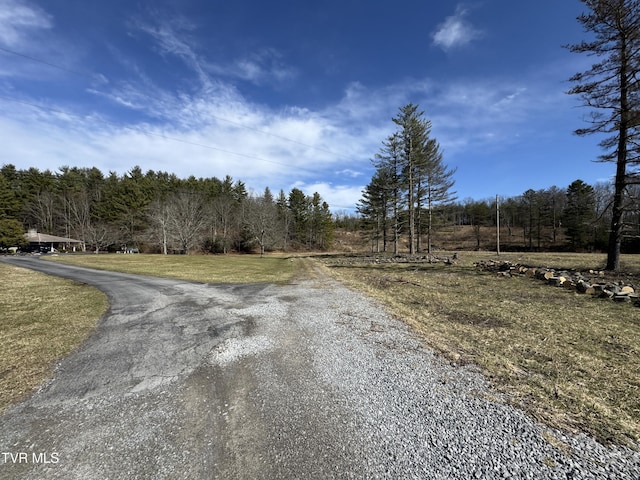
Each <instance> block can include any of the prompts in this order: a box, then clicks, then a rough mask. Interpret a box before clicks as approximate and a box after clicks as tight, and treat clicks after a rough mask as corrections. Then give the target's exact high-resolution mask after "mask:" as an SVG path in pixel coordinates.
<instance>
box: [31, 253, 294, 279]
mask: <svg viewBox="0 0 640 480" xmlns="http://www.w3.org/2000/svg"><path fill="white" fill-rule="evenodd" d="M43 258H46V259H47V260H51V261H58V262H63V263H69V264H72V265H78V266H82V267H90V268H97V269H101V270H113V271H117V272H124V273H136V274H141V275H152V276H155V277H165V278H179V279H182V280H192V281H196V282H205V283H277V284H285V283H289V282H290V281H291V280H292V279H293V278H294V276H295V275H296V274H297V273H298V271H299V269H300V268H301V262H304V259H302V258H295V257H289V256H284V255H267V256H265V257H263V258H260V257H259V256H257V255H146V254H135V255H121V254H100V255H59V256H46V257H43Z"/></svg>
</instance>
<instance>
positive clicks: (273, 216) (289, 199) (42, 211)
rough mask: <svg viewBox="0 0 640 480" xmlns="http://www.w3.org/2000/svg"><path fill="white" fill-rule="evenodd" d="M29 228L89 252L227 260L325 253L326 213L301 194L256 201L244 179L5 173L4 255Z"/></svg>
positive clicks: (0, 206) (0, 178)
mask: <svg viewBox="0 0 640 480" xmlns="http://www.w3.org/2000/svg"><path fill="white" fill-rule="evenodd" d="M26 229H37V230H38V231H40V232H45V233H49V234H53V235H59V236H63V237H68V238H74V239H77V240H80V241H81V242H82V249H83V250H94V251H100V250H109V251H126V250H130V249H132V248H135V249H139V250H141V251H150V252H161V253H189V252H194V251H202V252H205V253H227V252H230V251H235V252H250V251H258V250H260V251H264V250H270V249H281V250H287V249H314V250H316V249H320V250H322V249H326V248H328V247H329V246H330V245H331V242H332V238H333V223H332V220H331V212H330V211H329V205H328V204H327V203H326V202H325V201H323V199H322V198H321V197H320V195H319V194H317V193H314V194H313V195H311V196H308V195H305V194H304V192H302V191H301V190H299V189H297V188H294V189H292V190H291V191H290V192H289V193H288V194H285V192H284V191H282V190H281V191H280V192H279V193H278V195H277V196H274V195H273V194H272V193H271V191H270V190H269V188H268V187H267V188H265V190H264V192H262V193H260V194H255V193H252V192H248V191H247V189H246V187H245V184H244V183H243V182H242V181H240V180H233V179H232V178H231V177H229V176H227V177H225V178H224V179H223V180H220V179H218V178H215V177H214V178H195V177H193V176H192V177H189V178H187V179H180V178H178V177H177V176H176V175H175V174H170V173H166V172H154V171H153V170H150V171H148V172H146V173H143V172H142V170H141V169H140V168H139V167H134V168H132V169H131V170H130V171H129V172H128V173H127V174H125V175H122V176H120V175H117V174H116V173H114V172H110V173H109V174H108V175H106V176H105V175H104V174H103V173H102V172H101V171H100V170H99V169H97V168H76V167H72V168H70V167H62V168H60V169H59V171H58V172H55V173H54V172H51V171H48V170H46V171H40V170H38V169H37V168H30V169H28V170H18V169H16V168H15V167H14V166H13V165H4V166H3V167H2V168H1V169H0V247H4V248H7V247H9V246H13V245H16V243H19V239H18V238H17V237H16V235H18V237H19V236H20V235H22V234H23V233H24V232H25V231H26ZM16 232H17V233H16Z"/></svg>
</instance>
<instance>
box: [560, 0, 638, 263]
mask: <svg viewBox="0 0 640 480" xmlns="http://www.w3.org/2000/svg"><path fill="white" fill-rule="evenodd" d="M582 2H583V3H584V4H585V5H586V6H587V7H588V8H589V12H588V13H584V14H582V15H580V16H579V17H578V21H579V22H580V23H581V24H582V25H583V26H584V28H585V31H586V32H588V33H589V34H591V35H592V36H593V39H592V40H590V41H583V42H581V43H579V44H576V45H570V46H568V48H569V50H570V51H572V52H576V53H586V54H587V55H589V56H595V57H600V59H601V60H600V61H599V62H597V63H594V64H593V65H592V66H591V68H590V69H589V70H587V71H585V72H582V73H578V74H576V75H574V76H573V77H571V81H573V82H575V83H576V85H575V86H574V87H573V88H572V89H571V90H569V93H570V94H574V95H579V96H580V98H581V99H582V101H583V105H584V106H586V107H588V108H590V109H591V116H590V123H591V125H590V126H589V127H587V128H582V129H578V130H576V133H577V134H578V135H590V134H594V133H596V134H600V133H604V134H605V135H608V136H607V137H606V138H605V139H604V140H602V141H601V142H600V146H601V147H602V148H603V149H604V150H605V151H607V153H605V154H604V155H602V156H601V157H600V160H601V161H605V162H614V163H615V164H616V174H615V184H614V185H615V192H614V198H613V206H612V217H611V231H610V235H609V245H608V249H607V266H606V269H607V270H613V271H616V270H618V269H619V267H620V248H621V245H622V236H623V227H624V223H623V216H624V211H625V199H624V195H625V189H626V187H627V185H629V184H630V183H633V182H637V176H638V175H637V172H631V171H629V169H630V168H631V167H633V166H637V165H638V164H639V163H640V157H639V155H638V154H639V153H640V152H639V148H640V147H639V146H638V145H639V144H640V142H639V141H640V138H639V134H640V131H639V129H638V126H640V118H639V112H640V105H639V100H640V98H639V95H638V93H639V92H640V84H639V82H640V53H639V52H640V2H639V1H638V0H582Z"/></svg>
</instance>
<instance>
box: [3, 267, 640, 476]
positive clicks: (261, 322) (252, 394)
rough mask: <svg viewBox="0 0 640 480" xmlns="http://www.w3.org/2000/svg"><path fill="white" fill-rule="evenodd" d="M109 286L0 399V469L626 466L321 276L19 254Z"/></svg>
mask: <svg viewBox="0 0 640 480" xmlns="http://www.w3.org/2000/svg"><path fill="white" fill-rule="evenodd" d="M11 263H14V264H16V265H21V266H25V267H28V268H33V269H36V270H39V271H44V272H47V273H51V274H55V275H60V276H64V277H67V278H73V279H76V280H79V281H82V282H85V283H89V284H92V285H95V286H97V287H98V288H100V289H101V290H103V291H104V292H105V293H107V294H108V295H109V298H110V301H111V309H110V311H109V312H108V313H107V315H106V316H105V317H104V318H103V319H102V320H101V321H100V323H99V325H98V328H97V330H96V332H95V333H94V334H93V335H92V336H91V337H90V338H89V340H88V341H87V342H86V343H85V344H84V345H83V346H82V347H81V348H80V349H79V350H77V351H76V352H74V353H73V354H72V355H70V356H69V357H68V358H66V359H64V360H63V361H62V362H61V363H60V364H59V366H58V368H57V370H56V372H55V376H54V378H53V379H52V380H51V381H50V382H49V383H48V384H47V385H45V386H44V387H43V388H42V389H41V390H40V391H39V392H38V393H37V394H35V395H34V396H33V397H32V398H31V399H29V400H28V401H26V402H23V403H21V404H19V405H16V406H15V407H13V408H11V409H10V410H8V411H7V412H6V414H5V415H4V416H2V417H0V478H2V479H65V480H72V479H79V480H80V479H82V480H91V479H101V480H102V479H212V478H220V479H235V478H238V479H240V478H246V479H261V478H263V479H298V478H305V479H331V478H339V479H342V478H345V479H348V478H354V479H356V478H357V479H373V478H389V479H405V478H407V479H410V478H415V479H465V480H466V479H473V478H481V479H494V478H500V479H502V478H527V479H529V478H530V479H536V480H537V479H551V478H554V479H565V478H567V479H568V478H571V479H587V478H588V479H606V478H609V479H616V480H619V479H638V478H640V454H639V453H637V452H634V451H631V450H627V449H623V448H611V449H609V448H605V447H603V446H602V445H600V444H598V443H596V442H595V441H593V440H591V439H589V438H587V437H585V436H568V435H565V434H562V433H560V432H556V431H553V430H549V429H547V428H545V427H542V426H541V425H539V424H537V423H536V422H535V421H533V420H531V419H529V418H528V417H526V416H525V415H524V414H522V413H521V412H520V411H518V410H516V409H514V408H512V407H510V406H508V405H507V404H506V403H505V402H504V401H502V399H500V398H499V397H498V396H496V395H495V394H493V393H492V392H491V391H490V390H489V389H488V388H487V385H486V384H485V381H484V379H483V377H482V376H481V375H479V374H478V373H477V372H476V371H475V370H474V369H473V368H470V367H454V366H451V365H449V364H448V363H446V362H445V361H444V360H442V359H441V358H439V357H438V356H436V355H434V354H433V353H432V352H431V351H429V350H426V349H424V348H423V347H422V346H421V344H420V342H419V340H418V339H417V338H416V337H415V336H414V335H413V334H412V333H410V332H409V330H408V329H407V327H406V326H405V325H404V324H403V323H401V322H399V321H397V320H394V319H392V318H389V317H388V316H387V315H385V314H384V313H383V312H382V310H381V308H380V307H379V306H377V305H376V304H375V303H374V302H372V301H370V300H368V299H366V298H364V297H363V296H362V295H360V294H358V293H354V292H353V291H350V290H348V289H346V288H345V287H343V286H341V285H340V284H339V283H337V282H334V281H331V280H329V279H323V280H314V281H308V282H303V283H300V284H296V285H288V286H280V287H279V286H274V285H241V286H229V285H215V286H214V285H203V284H198V283H188V282H184V281H176V280H165V279H157V278H151V277H143V276H135V275H125V274H119V273H111V272H98V271H92V270H89V269H83V268H77V267H70V266H64V265H59V264H54V263H50V262H43V261H39V260H37V259H29V258H16V259H12V260H11Z"/></svg>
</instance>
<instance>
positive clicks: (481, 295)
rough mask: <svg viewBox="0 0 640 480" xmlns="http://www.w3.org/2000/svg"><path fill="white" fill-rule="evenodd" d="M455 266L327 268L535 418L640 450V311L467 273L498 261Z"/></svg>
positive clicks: (584, 261) (465, 256) (595, 260)
mask: <svg viewBox="0 0 640 480" xmlns="http://www.w3.org/2000/svg"><path fill="white" fill-rule="evenodd" d="M460 257H461V261H460V262H459V263H457V264H456V265H452V266H451V265H445V264H443V263H437V264H384V263H383V264H380V265H370V264H367V265H358V264H353V265H344V264H339V262H336V261H332V259H331V258H327V259H325V262H326V263H327V264H328V265H333V268H332V270H333V272H334V274H335V275H336V276H337V277H338V278H340V279H342V280H344V281H346V282H347V283H348V284H350V285H351V286H353V287H355V288H357V289H359V290H362V291H364V292H366V293H368V294H369V295H371V296H373V297H375V298H376V299H379V300H380V301H382V302H383V303H384V304H385V305H387V306H388V308H389V309H390V311H391V312H392V313H394V314H395V315H397V316H399V317H401V318H402V319H404V320H405V321H406V322H408V323H409V324H410V325H412V326H413V328H414V329H415V330H416V331H417V332H419V333H420V335H421V336H422V337H423V338H424V340H425V342H426V344H428V345H429V346H431V347H433V348H436V349H437V350H439V351H440V352H442V353H443V354H444V355H446V356H447V357H448V358H450V359H452V360H453V361H456V362H459V363H469V362H472V363H475V364H477V365H479V366H480V367H481V368H482V369H483V370H484V372H485V374H486V375H487V376H488V377H489V378H490V379H491V380H492V381H493V383H494V384H495V385H496V387H497V388H498V389H500V390H501V391H503V392H506V393H508V394H509V395H510V398H512V399H513V402H514V403H516V404H517V405H519V406H521V407H523V408H524V409H525V410H527V411H528V412H529V413H531V414H532V415H534V416H535V417H537V418H539V419H541V420H544V421H545V422H547V423H548V424H550V425H553V426H556V427H561V428H565V429H569V430H574V431H575V430H580V431H585V432H588V433H590V434H591V435H593V436H595V437H596V438H598V439H600V440H601V441H605V442H615V443H628V442H630V441H631V442H637V441H638V440H639V439H640V395H639V394H640V392H639V389H640V376H639V373H638V372H640V355H639V353H640V308H637V307H633V306H631V305H629V304H622V305H621V304H617V303H613V302H610V301H605V300H601V299H594V298H590V297H586V296H582V295H579V294H577V293H574V292H570V291H568V290H565V289H561V288H553V287H550V286H548V285H546V284H545V283H543V282H539V281H537V280H534V279H530V278H524V277H522V278H504V277H497V276H495V275H493V274H490V273H486V272H480V271H478V270H476V269H475V268H473V266H472V263H473V262H474V261H477V260H481V259H484V260H486V259H488V258H495V254H490V253H475V252H474V253H462V254H460ZM509 257H512V260H513V261H521V262H522V263H530V264H534V265H550V266H551V265H553V266H562V267H564V268H576V267H579V268H584V267H589V266H590V267H591V268H597V266H598V265H600V264H601V263H602V261H603V259H604V257H603V256H602V258H600V256H590V255H576V254H571V255H569V254H566V255H548V254H534V255H519V256H518V255H515V254H513V255H509ZM501 258H503V259H505V256H504V255H503V256H501ZM518 259H519V260H518ZM596 264H597V265H596ZM623 265H626V266H627V267H628V268H629V269H630V270H635V271H636V272H638V271H640V268H639V267H640V258H636V257H631V256H626V257H624V258H623Z"/></svg>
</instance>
